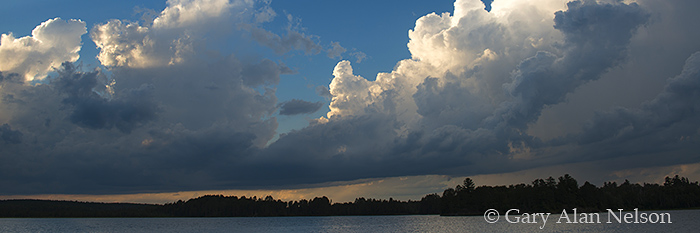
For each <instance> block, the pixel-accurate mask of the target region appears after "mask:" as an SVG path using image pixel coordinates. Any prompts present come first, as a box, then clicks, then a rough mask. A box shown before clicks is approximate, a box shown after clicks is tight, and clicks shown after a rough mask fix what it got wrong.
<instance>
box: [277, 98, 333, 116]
mask: <svg viewBox="0 0 700 233" xmlns="http://www.w3.org/2000/svg"><path fill="white" fill-rule="evenodd" d="M321 106H323V103H322V102H308V101H304V100H299V99H292V100H290V101H286V102H282V103H280V115H287V116H290V115H299V114H311V113H314V112H316V111H318V110H319V109H321Z"/></svg>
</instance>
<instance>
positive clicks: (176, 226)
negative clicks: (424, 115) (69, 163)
mask: <svg viewBox="0 0 700 233" xmlns="http://www.w3.org/2000/svg"><path fill="white" fill-rule="evenodd" d="M653 212H655V213H669V214H670V215H671V221H672V223H670V224H668V223H667V224H641V223H640V224H634V223H617V222H616V221H613V223H605V222H606V221H607V214H604V213H601V214H600V215H601V221H602V223H594V224H586V223H579V224H573V223H572V224H566V223H564V221H562V223H556V221H557V219H559V217H560V215H561V213H552V215H551V216H550V217H549V219H548V221H547V224H546V225H545V226H544V228H543V229H540V227H542V222H541V221H539V222H538V223H537V224H525V223H508V222H507V221H506V220H505V219H504V216H501V218H500V221H498V222H496V223H492V224H491V223H487V222H486V221H485V220H484V217H483V216H457V217H440V216H436V215H418V216H415V215H414V216H331V217H255V218H5V219H3V218H0V232H698V229H700V221H698V220H699V218H700V210H674V211H653ZM647 213H650V212H647ZM569 214H571V213H569ZM512 219H513V218H512V217H511V220H512Z"/></svg>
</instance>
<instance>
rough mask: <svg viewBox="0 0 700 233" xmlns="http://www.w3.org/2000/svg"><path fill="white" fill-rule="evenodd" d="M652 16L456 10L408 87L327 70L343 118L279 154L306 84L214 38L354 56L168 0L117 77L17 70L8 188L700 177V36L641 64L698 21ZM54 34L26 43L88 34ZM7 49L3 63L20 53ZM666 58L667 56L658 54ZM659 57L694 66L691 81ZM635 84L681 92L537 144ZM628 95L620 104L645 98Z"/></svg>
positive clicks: (395, 74) (259, 10) (394, 80)
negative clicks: (36, 81) (587, 169)
mask: <svg viewBox="0 0 700 233" xmlns="http://www.w3.org/2000/svg"><path fill="white" fill-rule="evenodd" d="M637 2H638V3H631V2H630V3H624V2H622V1H593V0H583V1H571V2H568V3H567V2H565V1H563V0H545V1H542V0H496V1H480V0H457V1H456V2H455V4H454V5H455V9H454V12H451V13H442V14H436V13H432V14H428V15H425V16H423V17H421V18H419V19H418V20H417V21H416V24H415V27H414V28H413V29H412V30H409V32H408V37H409V39H410V40H409V42H408V44H407V47H408V49H409V51H410V53H411V58H410V59H405V60H401V61H398V63H397V64H396V66H395V68H394V69H393V70H392V71H391V72H388V73H379V74H377V76H376V78H375V79H371V78H370V79H368V78H366V77H362V76H359V75H357V74H355V73H354V71H353V67H352V63H351V62H350V61H340V62H338V63H337V64H336V65H335V67H334V68H333V69H332V71H331V69H330V67H329V70H328V72H329V73H331V74H332V75H333V79H332V80H331V82H330V84H329V85H328V87H327V88H326V87H318V88H316V92H317V93H318V95H321V96H324V97H328V98H330V104H329V106H328V112H327V114H326V115H325V116H324V117H321V118H319V119H316V120H315V121H314V122H313V123H312V124H310V125H309V126H308V127H305V128H302V129H299V130H293V131H291V132H289V133H286V134H281V135H279V138H278V139H277V140H276V141H271V140H273V138H276V137H275V135H276V130H277V119H276V116H277V114H279V115H297V114H308V113H313V112H316V111H318V110H319V108H321V107H322V106H321V105H322V104H321V103H320V102H308V101H304V100H299V99H292V100H289V101H283V102H281V103H278V100H277V96H276V85H278V84H279V83H280V76H281V75H283V74H287V73H291V72H293V69H292V68H289V67H287V66H286V65H284V64H283V63H282V62H280V61H277V60H275V59H273V58H261V57H262V56H258V55H256V56H248V55H245V54H244V55H240V54H221V53H218V52H211V50H208V49H211V48H212V47H211V46H215V44H207V43H204V42H203V41H204V39H208V38H211V37H215V36H218V35H219V33H223V34H226V33H243V34H244V35H246V36H249V37H250V39H252V40H254V41H256V42H257V43H258V45H262V46H266V47H269V48H270V49H271V50H270V51H268V52H273V53H276V54H285V53H288V52H290V51H292V50H299V51H301V52H303V53H308V54H315V53H320V52H322V51H326V52H328V55H329V56H331V57H340V56H342V54H343V53H345V52H348V49H345V48H343V47H342V46H340V43H336V42H334V43H331V48H323V46H319V45H318V44H319V43H318V41H317V39H318V37H315V36H312V35H307V34H304V33H302V32H301V31H300V30H297V29H298V28H296V27H295V26H294V24H295V22H296V21H295V19H294V18H293V17H291V16H288V21H289V24H290V26H289V27H288V28H287V29H286V30H285V32H286V35H278V34H275V33H273V31H271V30H268V29H265V28H263V26H262V25H263V24H265V23H267V22H270V21H271V20H272V18H274V17H275V16H276V13H275V11H274V10H273V9H272V8H271V6H270V2H269V1H263V2H262V3H261V2H255V1H219V0H210V1H185V0H182V1H168V4H167V7H166V9H165V10H163V11H162V12H160V14H158V16H157V17H155V18H154V19H153V20H152V21H149V22H142V23H137V22H128V21H123V20H111V21H108V22H107V23H104V24H99V25H96V26H95V27H94V28H93V29H92V30H91V37H92V39H93V41H94V42H95V43H96V44H97V46H98V48H99V50H100V51H99V55H98V59H99V61H100V62H101V63H102V64H103V65H105V66H107V69H108V71H109V72H106V71H105V70H100V69H92V70H83V68H82V67H80V66H77V67H76V66H75V65H72V64H70V63H64V64H63V65H58V64H61V62H64V61H74V60H72V57H68V58H69V59H66V58H62V59H53V60H56V61H57V62H58V63H56V64H54V65H50V66H47V67H51V66H54V67H57V68H58V70H57V72H56V74H55V75H52V77H49V78H47V79H45V81H44V82H42V83H41V84H40V85H26V83H25V81H24V80H22V78H21V77H23V76H24V77H30V76H31V77H38V76H37V75H38V74H39V73H31V70H30V69H24V68H5V67H1V69H0V70H2V73H0V94H1V96H0V97H1V98H0V145H1V146H0V154H1V155H3V156H0V177H1V179H0V187H14V188H13V189H11V190H7V189H2V190H1V191H0V192H4V193H7V194H10V193H12V194H26V193H113V192H157V191H180V190H198V189H200V190H201V189H208V190H211V189H225V188H261V187H268V188H269V187H275V188H279V187H285V188H293V187H299V186H301V185H307V186H308V185H318V184H322V183H324V182H335V181H350V180H357V179H366V178H377V177H392V176H408V175H434V174H438V175H449V176H456V175H473V174H487V173H500V172H511V171H517V170H523V169H529V168H537V167H542V166H548V165H559V164H566V163H572V162H584V161H587V162H595V161H602V160H615V161H623V160H625V161H627V160H629V161H635V162H634V163H621V164H619V168H620V169H624V168H628V167H653V166H657V165H658V164H659V161H661V160H663V161H662V162H663V163H665V164H668V165H672V164H681V163H694V162H700V161H698V158H697V156H688V155H689V153H691V152H692V151H697V149H698V146H697V145H700V143H698V140H700V130H699V129H700V125H698V123H697V118H698V116H697V112H698V111H700V109H699V107H698V106H699V105H698V103H699V102H698V101H699V100H700V98H699V97H700V96H699V95H700V94H699V93H698V92H699V90H700V84H699V83H698V80H700V76H699V75H698V73H699V70H700V69H699V67H700V55H698V54H697V53H695V54H693V55H690V54H691V53H693V52H695V51H698V50H700V48H697V45H696V44H697V43H695V41H697V39H700V35H696V34H693V33H692V32H684V33H687V34H684V35H687V36H689V37H691V38H695V39H688V40H684V39H682V38H681V39H678V38H671V39H673V40H674V41H675V40H677V41H680V42H683V43H681V44H682V46H684V47H678V48H682V49H678V50H679V51H683V52H676V51H675V50H674V52H669V53H663V51H662V50H658V49H657V48H656V47H653V46H652V47H650V46H643V45H648V44H659V43H660V42H664V41H665V40H666V39H668V38H665V37H660V36H655V35H656V34H655V32H656V31H659V30H660V31H665V30H671V29H670V28H669V27H665V26H659V25H666V24H668V23H669V22H682V20H680V19H682V18H684V17H690V16H692V15H694V12H685V11H671V10H664V9H667V8H659V7H654V6H657V5H656V4H658V3H655V2H651V1H642V0H639V1H637ZM668 4H669V5H670V6H672V7H669V8H668V9H671V8H673V9H676V8H687V7H683V6H685V5H684V4H696V3H694V2H683V1H674V2H669V3H668ZM485 6H486V9H484V7H485ZM489 6H490V11H489ZM675 12H679V13H678V14H677V15H676V14H673V13H675ZM47 22H48V23H44V24H42V25H43V26H40V27H41V29H39V27H38V29H35V31H38V32H37V33H34V34H33V35H32V36H31V37H25V38H27V39H25V38H21V39H17V40H15V39H13V40H12V41H25V40H26V41H31V42H22V43H24V44H22V43H20V42H17V44H18V45H27V46H28V47H31V48H39V47H34V46H35V45H36V44H37V43H38V42H36V41H38V40H39V39H36V38H44V37H41V36H40V35H46V33H47V32H46V31H45V30H48V28H53V27H57V28H61V27H58V26H51V25H54V24H56V23H57V22H63V24H56V25H64V26H65V27H68V25H73V26H75V25H77V27H76V28H78V29H82V30H83V31H81V30H77V31H74V32H75V33H72V34H73V35H78V36H79V35H82V34H80V32H82V33H85V32H84V23H82V22H80V21H70V22H68V21H61V20H53V21H47ZM695 22H697V21H694V22H685V23H687V24H692V25H695V24H697V23H695ZM683 25H685V24H683ZM695 26H696V25H695ZM81 27H82V28H81ZM671 28H672V27H671ZM61 32H62V33H59V34H61V35H63V34H70V33H63V32H64V31H61ZM6 37H7V38H10V37H11V35H8V36H3V44H2V46H3V47H1V48H2V49H5V47H4V46H6V44H9V45H7V46H10V45H12V46H15V45H14V44H13V43H15V42H7V43H6V42H5V40H6ZM78 39H79V37H78ZM7 40H8V41H10V40H9V39H7ZM40 40H41V41H42V43H47V42H46V41H53V40H58V39H55V38H53V37H51V39H40ZM60 41H62V40H60ZM72 42H75V41H72ZM79 42H80V41H79V40H77V43H78V44H77V46H78V47H77V48H78V49H79ZM65 44H71V43H68V42H65V43H64V42H61V43H58V42H55V43H53V44H50V45H51V46H49V47H51V49H46V50H45V51H56V49H54V47H56V48H64V47H66V46H63V45H65ZM661 44H663V43H661ZM71 45H74V46H73V47H70V46H68V47H70V48H74V49H75V48H76V47H75V43H73V44H71ZM37 46H38V45H37ZM668 46H669V47H672V48H676V47H674V46H676V45H672V44H668ZM678 46H680V45H678ZM693 46H696V47H693ZM693 48H696V49H695V50H693V51H692V52H688V51H687V50H689V49H693ZM59 50H60V49H59ZM0 51H9V50H0ZM13 51H14V50H13ZM17 51H19V50H17ZM42 51H43V50H42ZM61 51H63V50H61ZM68 51H73V50H68ZM659 51H661V52H659ZM273 53H268V54H273ZM656 53H659V54H660V55H659V58H656V57H655V56H646V55H648V54H656ZM5 54H7V53H5V52H3V53H0V55H3V56H5ZM27 54H30V55H31V56H34V55H35V53H27ZM679 54H680V55H679ZM661 55H664V56H667V57H674V58H675V59H678V60H685V59H687V60H686V61H685V66H684V67H682V70H681V68H680V67H681V65H680V64H670V63H672V61H675V60H673V59H665V58H667V57H662V56H661ZM689 55H690V57H689ZM27 56H29V55H27ZM47 57H51V56H47ZM250 57H255V59H251V58H250ZM676 57H680V58H676ZM358 58H359V57H358ZM662 58H664V59H662ZM76 59H77V57H76ZM53 60H52V62H53ZM58 60H61V61H58ZM13 61H14V60H13ZM16 61H17V64H24V65H13V67H22V66H26V67H30V66H32V67H33V66H39V65H38V64H37V63H34V62H31V61H29V60H28V58H22V59H18V60H16ZM0 64H15V63H5V62H3V63H0ZM42 64H44V63H42ZM640 64H643V65H640ZM641 66H659V67H663V68H664V69H663V70H672V68H673V67H674V66H675V67H677V68H676V70H672V73H673V75H668V76H664V75H658V76H659V77H647V76H646V75H647V74H641V75H645V76H644V77H641V78H639V79H637V78H636V76H637V74H639V73H637V70H638V69H641V70H645V69H646V70H649V69H653V67H652V68H649V67H641ZM42 72H43V73H44V74H45V73H46V72H47V71H46V70H44V71H42ZM40 73H41V72H40ZM618 74H619V76H624V77H626V78H629V77H635V78H629V79H625V80H650V79H665V77H674V78H671V79H669V80H668V81H667V84H666V86H665V88H664V89H663V90H662V91H661V92H660V93H659V94H657V95H651V97H650V99H647V101H642V100H639V101H638V103H637V105H636V106H629V105H628V106H625V107H614V108H607V107H605V108H600V109H596V110H597V111H596V113H595V114H593V113H591V115H593V117H592V118H590V119H588V121H586V122H587V123H585V125H575V124H574V123H572V124H573V126H571V127H568V128H570V129H573V130H568V131H564V132H563V133H560V134H552V135H548V137H541V136H540V135H539V134H537V133H533V128H535V127H536V126H537V127H544V130H545V131H547V130H552V131H554V130H553V129H551V127H554V126H549V125H547V122H544V123H542V122H541V121H544V119H546V118H545V117H543V116H545V115H547V114H550V115H551V114H556V113H561V112H562V111H564V110H561V108H563V107H562V106H566V105H567V104H570V101H571V99H572V96H574V97H576V96H578V95H583V97H577V98H585V97H591V96H593V95H594V94H597V93H593V94H591V93H590V92H589V93H588V94H587V92H585V91H584V92H582V89H585V88H587V87H589V86H590V85H594V84H599V83H600V82H605V81H608V80H609V79H611V77H610V76H618ZM27 75H29V76H27ZM653 75H654V76H657V75H656V73H654V74H653ZM39 76H40V75H39ZM649 76H652V75H649ZM613 78H614V77H613ZM28 79H30V78H28ZM640 83H641V82H640ZM626 84H629V83H625V84H620V85H618V86H616V88H615V89H616V91H619V92H627V91H634V90H628V89H626V87H627V86H628V85H626ZM635 84H637V83H635ZM640 85H641V84H640ZM618 89H619V90H618ZM654 96H656V97H654ZM591 101H593V100H591ZM585 103H586V104H591V103H590V102H585ZM564 109H566V108H564ZM557 111H559V112H557ZM552 112H554V113H552ZM581 115H582V116H581V117H583V116H585V114H581ZM560 120H561V121H563V122H565V123H566V122H567V120H569V119H568V118H567V119H560ZM542 124H544V126H542ZM548 126H549V127H550V128H547V127H548ZM695 153H696V152H695ZM641 158H643V159H641ZM616 165H618V164H616ZM30 168H31V169H30ZM616 169H617V168H616Z"/></svg>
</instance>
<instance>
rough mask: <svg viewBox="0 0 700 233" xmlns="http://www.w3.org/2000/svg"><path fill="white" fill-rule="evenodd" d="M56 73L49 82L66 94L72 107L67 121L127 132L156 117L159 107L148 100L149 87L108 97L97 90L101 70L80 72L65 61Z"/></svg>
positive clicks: (150, 87) (66, 99) (66, 100)
mask: <svg viewBox="0 0 700 233" xmlns="http://www.w3.org/2000/svg"><path fill="white" fill-rule="evenodd" d="M58 73H59V76H58V77H57V78H56V80H55V81H54V82H55V83H52V84H53V85H54V86H55V87H56V88H58V89H59V90H60V91H61V92H62V93H65V94H66V95H67V97H66V98H65V99H63V103H65V104H67V105H70V106H72V107H73V112H72V114H71V115H70V121H71V122H73V123H75V124H78V125H81V126H84V127H88V128H92V129H111V128H113V127H116V128H117V129H119V130H120V131H122V132H125V133H129V132H130V131H131V130H132V129H133V128H134V127H137V126H138V125H140V124H144V123H147V122H149V121H151V120H153V119H155V117H156V113H157V111H158V106H157V105H156V104H155V103H153V102H152V101H151V89H152V88H153V87H152V86H149V85H143V86H141V87H140V88H138V89H132V90H125V91H122V92H121V93H118V97H116V98H113V99H107V98H105V97H103V96H100V94H98V93H97V92H96V88H99V87H100V86H99V80H98V79H99V78H100V75H101V74H100V72H98V71H92V72H87V73H85V72H80V71H77V70H76V68H75V67H74V66H73V65H72V64H70V63H67V62H66V63H63V66H62V67H61V69H60V70H58ZM102 86H104V84H102Z"/></svg>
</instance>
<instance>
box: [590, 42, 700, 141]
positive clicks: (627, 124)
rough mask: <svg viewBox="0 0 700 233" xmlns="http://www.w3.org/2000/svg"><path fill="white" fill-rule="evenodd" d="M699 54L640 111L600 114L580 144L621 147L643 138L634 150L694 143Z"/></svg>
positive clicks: (699, 103) (698, 105) (698, 100)
mask: <svg viewBox="0 0 700 233" xmlns="http://www.w3.org/2000/svg"><path fill="white" fill-rule="evenodd" d="M698 113H700V52H696V53H694V54H693V55H692V56H690V58H688V60H687V61H686V63H685V66H684V67H683V71H682V72H681V73H680V74H679V75H678V76H676V77H675V78H672V79H670V80H668V83H667V84H666V87H665V88H664V90H663V92H661V93H660V94H659V95H658V96H657V97H656V98H654V99H653V100H651V101H649V102H646V103H644V104H643V105H642V107H641V108H640V109H626V108H616V109H613V110H610V111H605V112H599V113H598V114H597V115H596V116H595V117H594V118H593V119H592V120H591V122H590V123H589V124H588V125H587V126H586V127H585V129H584V131H583V133H582V134H581V135H579V136H578V140H579V143H580V144H607V145H618V146H619V145H621V144H622V143H624V142H630V141H635V142H639V141H640V139H643V141H647V142H654V143H653V144H650V143H639V144H636V143H635V144H634V145H632V146H634V147H636V148H633V149H643V150H650V149H651V148H650V147H657V149H661V148H662V147H664V146H668V145H669V144H678V143H681V144H682V143H684V142H685V143H692V141H694V140H695V138H694V137H695V136H694V135H697V133H698V130H700V121H698V119H700V118H699V117H700V115H699V114H698Z"/></svg>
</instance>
